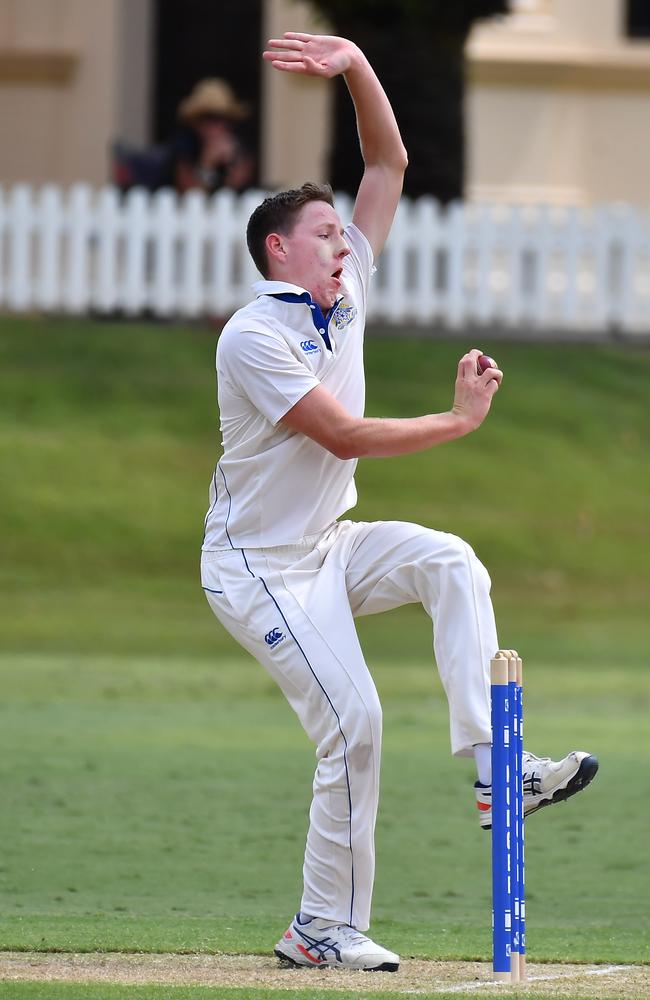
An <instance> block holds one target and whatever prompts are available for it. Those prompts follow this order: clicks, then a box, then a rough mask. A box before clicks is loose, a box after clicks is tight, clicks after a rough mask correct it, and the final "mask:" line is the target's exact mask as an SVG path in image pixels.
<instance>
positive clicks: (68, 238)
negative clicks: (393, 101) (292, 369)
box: [0, 184, 650, 336]
mask: <svg viewBox="0 0 650 1000" xmlns="http://www.w3.org/2000/svg"><path fill="white" fill-rule="evenodd" d="M262 197H263V195H262V192H259V191H250V192H247V193H246V194H244V195H242V196H240V197H237V196H235V195H233V193H232V192H229V191H223V192H220V193H219V194H217V195H215V196H214V197H212V198H209V199H208V198H206V197H205V196H204V195H202V194H201V193H200V192H191V193H189V194H187V195H185V196H184V197H182V198H178V197H177V196H176V195H175V193H174V192H172V191H170V190H164V191H159V192H157V193H156V194H154V195H149V194H148V193H147V192H145V191H143V190H137V189H136V190H132V191H130V192H129V193H128V194H127V195H126V196H122V195H120V194H119V192H118V191H116V190H115V189H114V188H110V187H106V188H102V189H100V190H97V191H95V190H92V189H91V188H90V187H88V186H87V185H81V184H80V185H76V186H74V187H72V188H70V189H69V190H67V191H64V190H62V189H61V188H58V187H55V186H53V185H46V186H45V187H42V188H40V189H38V190H34V189H32V188H30V187H29V186H27V185H17V186H16V187H14V188H12V189H11V190H9V191H3V190H2V188H0V308H2V309H4V310H5V311H8V312H26V311H30V312H31V311H40V312H45V313H61V312H66V313H84V312H88V311H92V312H95V313H122V314H125V315H128V316H134V315H138V314H140V313H143V312H148V313H150V314H153V315H155V316H161V317H165V316H187V317H193V316H201V315H205V314H208V315H216V316H227V315H229V314H230V313H231V312H232V311H233V310H235V309H236V308H237V307H238V306H240V305H242V304H243V303H244V302H246V301H248V300H249V298H250V297H251V289H250V286H251V284H252V283H253V281H255V280H257V278H259V275H258V274H257V272H256V270H255V268H254V265H253V264H252V262H251V260H250V259H249V256H248V252H247V250H246V245H245V236H244V234H245V229H246V222H247V220H248V217H249V216H250V214H251V212H252V211H253V209H254V207H255V206H256V205H257V204H258V203H259V201H260V200H261V198H262ZM337 208H338V210H339V212H340V214H341V216H342V218H343V219H344V220H348V219H349V218H350V215H351V209H352V203H351V201H350V199H349V198H347V197H345V196H339V197H338V198H337ZM370 316H371V318H372V319H375V320H381V321H385V322H388V323H396V324H408V325H413V324H418V325H422V326H427V325H430V326H432V325H434V324H437V325H439V324H443V325H446V326H448V327H450V328H462V327H463V326H464V325H466V324H468V323H471V324H485V325H497V326H499V327H503V328H512V329H514V330H519V331H521V334H522V335H523V336H525V335H526V334H527V333H529V332H533V333H534V332H537V331H547V330H548V331H565V332H567V333H580V332H584V333H585V334H592V333H598V332H603V331H605V332H606V331H616V332H622V333H631V334H645V333H647V332H648V331H649V330H650V217H649V216H648V214H647V213H645V212H642V211H640V210H638V209H634V208H632V207H631V206H625V205H604V206H600V207H598V208H594V209H589V210H586V209H578V208H566V207H554V206H548V205H539V206H503V205H473V204H463V203H458V204H454V205H452V206H450V207H449V208H447V209H442V208H441V207H440V206H439V205H438V204H437V203H436V202H435V201H434V200H433V199H431V198H420V199H419V200H418V201H415V202H413V201H409V200H408V199H406V198H405V199H403V200H402V202H401V204H400V207H399V210H398V213H397V216H396V219H395V224H394V226H393V229H392V232H391V236H390V239H389V243H388V245H387V247H386V249H385V251H384V253H383V254H382V257H381V259H380V261H379V269H378V273H377V275H376V277H375V279H374V280H373V290H372V295H371V304H370Z"/></svg>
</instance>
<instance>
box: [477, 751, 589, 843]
mask: <svg viewBox="0 0 650 1000" xmlns="http://www.w3.org/2000/svg"><path fill="white" fill-rule="evenodd" d="M597 771H598V758H597V757H594V756H593V754H590V755H589V756H588V757H585V758H584V760H581V761H580V766H579V767H578V770H577V771H576V773H575V774H574V775H573V777H572V778H569V780H568V781H567V783H566V785H565V786H564V788H558V790H557V791H556V792H554V793H553V795H551V797H550V798H548V799H542V801H541V802H538V803H537V805H536V806H533V808H532V809H527V810H526V811H525V812H524V819H528V817H529V816H532V815H533V813H536V812H539V810H540V809H543V808H544V806H552V805H555V803H556V802H566V800H567V799H570V798H571V796H572V795H575V794H576V792H581V791H582V789H583V788H586V787H587V785H589V784H590V783H591V782H592V781H593V780H594V778H595V777H596V773H597ZM481 829H482V830H491V829H492V824H491V823H490V825H489V826H482V827H481Z"/></svg>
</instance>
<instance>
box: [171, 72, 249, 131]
mask: <svg viewBox="0 0 650 1000" xmlns="http://www.w3.org/2000/svg"><path fill="white" fill-rule="evenodd" d="M249 114H250V110H249V108H248V105H247V104H242V103H241V101H238V100H237V97H236V96H235V92H234V90H233V89H232V87H231V86H230V84H229V83H226V81H225V80H218V79H210V80H200V81H199V82H198V83H197V84H196V86H195V87H194V90H193V91H192V93H191V94H190V96H189V97H186V98H185V100H184V101H181V103H180V105H179V108H178V117H179V118H180V119H182V121H185V122H193V121H196V119H197V118H200V117H201V115H219V116H220V117H221V118H231V119H232V120H233V121H241V120H242V119H243V118H248V116H249Z"/></svg>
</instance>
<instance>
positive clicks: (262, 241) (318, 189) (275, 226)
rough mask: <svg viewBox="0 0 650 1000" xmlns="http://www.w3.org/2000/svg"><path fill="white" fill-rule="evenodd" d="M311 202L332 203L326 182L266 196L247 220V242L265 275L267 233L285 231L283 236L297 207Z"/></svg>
mask: <svg viewBox="0 0 650 1000" xmlns="http://www.w3.org/2000/svg"><path fill="white" fill-rule="evenodd" d="M310 201H325V202H327V204H328V205H332V206H333V205H334V195H333V193H332V189H331V187H330V186H329V184H314V183H313V182H312V181H307V183H306V184H303V185H302V187H299V188H292V189H291V190H290V191H280V192H279V193H278V194H274V195H271V197H270V198H265V199H264V201H263V202H262V204H261V205H258V206H257V208H256V209H255V211H254V212H253V214H252V215H251V217H250V219H249V220H248V226H247V227H246V243H247V244H248V249H249V252H250V255H251V257H252V258H253V260H254V261H255V266H256V268H257V270H258V271H259V272H260V274H263V275H264V277H265V278H266V277H267V275H268V270H269V262H268V258H267V255H266V237H267V236H268V235H269V233H284V234H285V236H289V235H290V234H291V230H292V229H293V227H294V225H295V223H296V219H297V217H298V213H299V211H300V209H301V208H302V207H303V205H306V204H307V203H308V202H310Z"/></svg>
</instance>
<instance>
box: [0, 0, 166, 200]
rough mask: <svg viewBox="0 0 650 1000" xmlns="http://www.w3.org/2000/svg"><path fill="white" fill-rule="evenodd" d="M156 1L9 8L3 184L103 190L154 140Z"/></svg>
mask: <svg viewBox="0 0 650 1000" xmlns="http://www.w3.org/2000/svg"><path fill="white" fill-rule="evenodd" d="M150 16H151V4H150V0H0V136H1V137H2V139H1V142H0V184H2V185H8V184H11V183H14V182H16V181H29V182H31V183H34V184H41V183H44V182H46V181H58V182H59V183H62V184H70V183H72V182H74V181H77V180H85V181H90V182H91V183H92V184H102V183H104V182H105V181H106V179H107V177H108V162H109V160H108V145H109V143H110V141H111V140H112V139H113V138H115V137H117V136H118V135H119V136H120V137H122V138H128V139H132V140H133V141H145V139H146V136H147V124H148V121H147V119H148V107H149V91H148V87H149V62H148V59H149V56H148V52H149V48H150V46H149V32H150V23H149V22H150Z"/></svg>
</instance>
